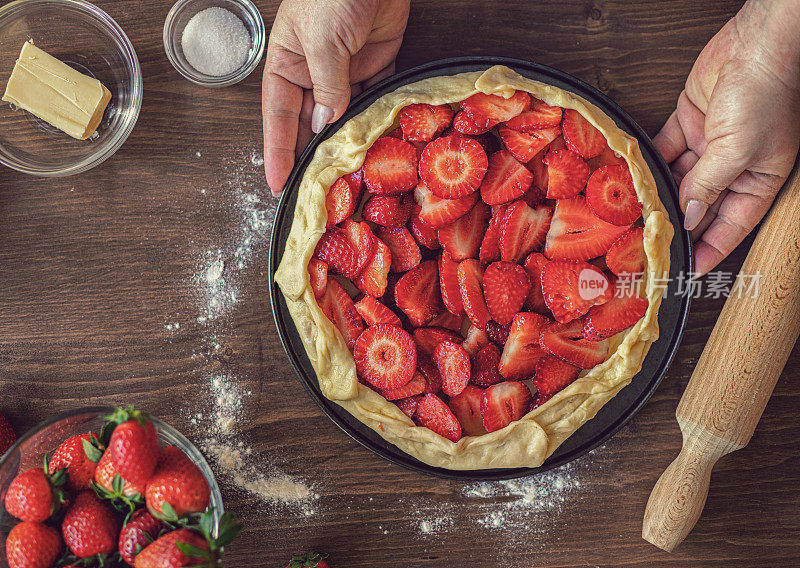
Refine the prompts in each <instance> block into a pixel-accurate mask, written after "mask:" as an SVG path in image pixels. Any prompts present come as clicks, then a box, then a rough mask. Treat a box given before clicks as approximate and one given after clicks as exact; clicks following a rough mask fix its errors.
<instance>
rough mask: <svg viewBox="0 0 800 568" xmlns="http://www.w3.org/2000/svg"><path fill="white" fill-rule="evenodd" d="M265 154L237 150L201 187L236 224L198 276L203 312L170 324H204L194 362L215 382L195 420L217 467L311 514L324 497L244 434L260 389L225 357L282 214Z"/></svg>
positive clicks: (269, 502) (248, 487) (274, 501)
mask: <svg viewBox="0 0 800 568" xmlns="http://www.w3.org/2000/svg"><path fill="white" fill-rule="evenodd" d="M196 154H197V155H198V156H199V155H201V152H200V151H199V150H198V151H197V152H196ZM260 156H261V155H260V153H259V152H258V151H256V150H252V151H248V150H238V151H235V152H234V153H233V158H232V159H230V160H227V161H226V162H224V163H223V167H222V175H221V181H220V184H219V186H218V187H216V188H203V189H201V194H202V195H204V196H205V195H208V196H213V197H209V199H212V200H213V201H210V202H209V207H214V208H215V209H217V208H220V207H222V209H224V210H226V212H227V213H229V214H230V215H231V217H232V218H233V222H232V223H231V224H230V226H229V227H226V231H225V233H224V234H225V235H226V237H225V239H224V240H223V241H221V242H218V243H216V244H215V246H213V247H209V248H207V249H206V250H205V251H204V252H203V253H201V256H200V258H199V259H198V262H197V265H196V268H195V271H194V274H193V275H192V276H191V279H190V287H191V289H192V290H194V295H195V306H196V313H195V315H194V316H192V317H191V320H193V321H190V322H189V323H190V324H193V325H186V324H185V325H184V326H181V325H180V323H179V322H172V320H170V323H169V324H167V326H166V328H167V330H168V331H172V332H177V331H179V330H180V329H186V328H188V327H192V328H195V329H197V328H198V327H199V329H200V331H201V344H200V345H199V346H198V347H197V350H196V352H195V354H194V355H193V360H196V361H197V363H198V372H200V373H202V374H203V377H204V380H205V382H206V384H207V385H208V386H207V388H208V393H207V396H205V397H204V398H205V399H206V400H208V401H209V402H208V404H207V405H206V406H205V407H203V408H195V409H191V410H190V412H191V416H190V417H189V419H190V422H191V424H192V425H193V426H195V427H196V428H197V431H198V432H202V436H203V437H202V439H201V440H200V442H199V446H200V448H201V449H202V450H203V451H204V453H205V454H206V456H207V457H208V458H209V459H210V461H211V463H212V466H213V469H214V473H215V474H216V475H217V476H218V477H220V478H221V479H222V480H224V481H228V482H230V483H231V484H232V485H233V487H234V488H235V490H237V491H241V492H246V493H247V494H248V495H251V496H254V497H256V498H257V499H258V500H259V501H260V502H261V503H263V504H264V505H265V506H268V507H273V508H278V509H285V508H288V509H291V510H294V511H297V512H299V513H301V514H302V515H305V516H306V517H310V516H311V515H313V514H314V513H315V512H316V508H317V506H316V504H317V501H318V499H319V496H318V495H317V493H316V492H315V491H314V489H313V487H312V486H310V485H309V484H307V483H306V482H305V481H304V480H302V479H300V478H299V477H294V476H291V475H288V474H286V473H284V472H282V471H280V470H279V469H278V468H277V467H276V466H275V465H274V464H273V463H272V462H271V461H270V460H269V458H268V457H266V456H263V455H261V454H259V453H257V452H255V451H254V450H253V448H252V447H251V446H250V445H249V444H248V443H247V441H246V440H245V439H244V438H243V436H242V435H241V433H240V432H241V430H242V428H241V421H242V419H243V413H244V406H245V401H246V399H247V398H248V397H250V396H252V394H253V393H252V392H250V391H249V390H246V389H243V388H241V386H240V385H241V384H242V383H243V382H244V379H243V378H242V377H239V376H237V375H236V374H235V373H234V372H233V371H231V370H230V369H228V368H227V366H226V365H225V364H224V363H223V361H225V360H226V359H227V357H229V350H228V349H227V348H226V347H225V346H224V343H225V339H224V336H225V335H226V334H228V333H229V332H230V330H231V329H232V328H233V323H234V322H233V317H234V314H235V310H236V308H237V307H238V305H239V303H240V301H241V298H242V296H243V295H244V294H243V293H241V294H240V291H241V288H242V286H243V284H244V281H245V271H247V270H249V269H251V268H252V267H253V266H254V265H255V266H258V265H259V264H260V263H262V262H266V260H265V259H264V258H263V257H264V256H265V255H266V252H267V249H268V244H269V233H270V229H271V226H272V222H273V220H274V218H275V210H276V203H275V200H274V199H272V198H271V196H270V197H267V196H266V192H267V190H266V185H265V183H264V181H263V170H262V169H261V168H260V167H259V166H258V165H257V162H258V161H259V160H261V161H262V163H263V158H261V157H260ZM262 195H264V196H265V198H264V199H263V200H262V198H261V196H262Z"/></svg>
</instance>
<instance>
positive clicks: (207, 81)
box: [162, 0, 267, 88]
mask: <svg viewBox="0 0 800 568" xmlns="http://www.w3.org/2000/svg"><path fill="white" fill-rule="evenodd" d="M196 1H197V0H178V1H177V2H175V4H173V5H172V7H171V8H170V10H169V12H168V13H167V17H166V19H165V20H164V30H163V33H162V40H163V42H164V51H165V52H166V54H167V59H168V60H169V62H170V64H172V67H173V68H174V69H175V70H176V71H177V72H178V73H179V74H180V75H181V76H182V77H183V78H184V79H187V80H188V81H191V82H192V83H194V84H195V85H200V86H202V87H213V88H216V87H227V86H229V85H235V84H236V83H239V82H241V81H243V80H245V79H246V78H247V77H249V76H250V74H251V73H252V72H253V71H254V70H255V68H256V67H258V64H259V63H261V59H262V58H263V57H264V49H265V47H266V35H267V31H266V27H265V25H264V18H263V16H262V15H261V11H260V10H259V9H258V6H256V5H255V4H254V3H253V2H252V1H251V0H229V1H231V2H233V3H235V4H239V5H240V6H242V8H243V9H244V10H246V11H247V12H249V13H250V15H251V16H253V19H254V20H255V23H256V32H257V33H256V36H255V37H252V38H250V39H251V42H252V44H251V50H253V56H252V57H250V58H248V61H247V62H245V64H244V65H242V66H241V67H240V68H239V69H237V70H236V71H234V72H232V73H229V74H228V75H222V76H220V77H212V76H211V75H206V74H204V73H200V72H198V71H196V70H194V69H193V68H191V67H190V66H186V65H183V64H181V62H180V60H179V59H178V57H177V55H176V54H177V46H176V45H175V42H173V41H172V35H173V34H172V31H173V29H174V27H175V22H176V19H177V15H178V14H179V13H180V12H181V11H183V10H185V9H186V8H187V7H188V6H189V5H191V4H192V3H194V2H196Z"/></svg>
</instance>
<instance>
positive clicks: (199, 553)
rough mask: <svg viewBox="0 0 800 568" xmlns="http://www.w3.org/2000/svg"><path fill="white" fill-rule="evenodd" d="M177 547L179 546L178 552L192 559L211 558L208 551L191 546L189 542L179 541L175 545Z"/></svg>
mask: <svg viewBox="0 0 800 568" xmlns="http://www.w3.org/2000/svg"><path fill="white" fill-rule="evenodd" d="M175 546H177V547H178V550H180V551H181V552H183V553H184V554H185V555H186V556H189V557H190V558H209V552H208V550H205V549H203V548H199V547H197V546H195V545H193V544H189V543H188V542H181V541H178V542H176V543H175Z"/></svg>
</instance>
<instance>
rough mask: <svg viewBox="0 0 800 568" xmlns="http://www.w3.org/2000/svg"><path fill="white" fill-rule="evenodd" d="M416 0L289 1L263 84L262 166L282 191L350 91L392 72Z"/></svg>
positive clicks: (279, 18) (272, 40)
mask: <svg viewBox="0 0 800 568" xmlns="http://www.w3.org/2000/svg"><path fill="white" fill-rule="evenodd" d="M409 3H410V0H284V1H283V2H282V3H281V5H280V7H279V8H278V14H277V15H276V16H275V22H274V23H273V25H272V31H271V32H270V36H269V46H268V48H267V60H266V65H265V67H264V80H263V85H262V90H261V108H262V112H263V119H264V171H265V174H266V177H267V185H268V186H269V187H270V189H271V190H272V193H273V195H275V196H276V197H278V196H280V194H281V193H282V192H283V187H284V185H285V184H286V180H287V179H288V177H289V174H290V173H291V171H292V167H293V166H294V162H295V158H296V157H297V156H299V155H300V153H301V152H302V151H303V149H304V148H305V147H306V145H307V144H308V142H309V140H310V139H311V137H312V136H313V133H318V132H320V131H321V130H322V129H323V128H324V127H325V125H326V124H329V123H331V122H333V121H335V120H337V119H339V118H340V117H341V116H342V114H344V111H345V110H346V109H347V105H348V104H349V102H350V97H351V96H353V95H356V94H358V93H359V92H361V90H362V88H366V87H368V86H370V85H371V84H373V83H376V82H378V81H380V80H381V79H383V78H385V77H388V76H389V75H391V74H392V73H394V59H395V57H396V56H397V52H398V50H399V49H400V44H401V42H402V41H403V32H404V31H405V28H406V23H407V21H408V12H409Z"/></svg>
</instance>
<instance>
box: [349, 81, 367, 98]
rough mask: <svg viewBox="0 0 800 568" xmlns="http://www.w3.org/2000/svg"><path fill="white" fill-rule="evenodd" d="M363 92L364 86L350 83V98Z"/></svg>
mask: <svg viewBox="0 0 800 568" xmlns="http://www.w3.org/2000/svg"><path fill="white" fill-rule="evenodd" d="M363 92H364V86H363V85H362V84H361V83H355V84H353V85H350V99H351V100H352V99H354V98H356V97H357V96H358V95H360V94H361V93H363Z"/></svg>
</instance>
